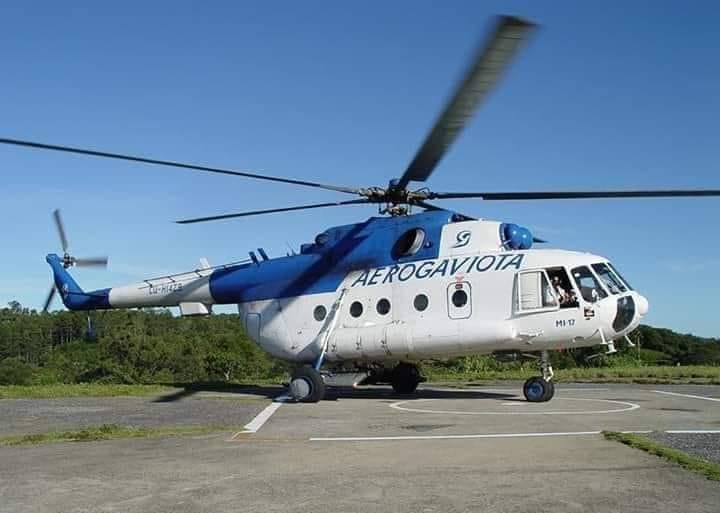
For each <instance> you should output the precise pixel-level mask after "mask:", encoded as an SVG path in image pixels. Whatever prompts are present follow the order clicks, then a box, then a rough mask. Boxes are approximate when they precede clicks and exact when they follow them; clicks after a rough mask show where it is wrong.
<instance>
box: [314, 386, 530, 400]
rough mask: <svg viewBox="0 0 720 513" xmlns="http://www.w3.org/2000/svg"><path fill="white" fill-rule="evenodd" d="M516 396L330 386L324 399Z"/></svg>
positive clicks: (511, 396) (499, 398) (472, 391)
mask: <svg viewBox="0 0 720 513" xmlns="http://www.w3.org/2000/svg"><path fill="white" fill-rule="evenodd" d="M516 398H517V396H516V395H514V394H512V393H502V392H489V391H487V392H486V391H481V390H461V389H458V390H450V389H433V388H419V389H417V390H416V391H415V392H414V393H412V394H398V393H397V392H395V391H393V389H392V388H390V387H387V388H385V387H368V388H352V387H330V388H328V389H327V392H326V394H325V399H324V400H325V401H337V400H338V399H343V400H344V399H386V400H393V401H402V400H411V399H495V400H502V401H511V400H513V399H516Z"/></svg>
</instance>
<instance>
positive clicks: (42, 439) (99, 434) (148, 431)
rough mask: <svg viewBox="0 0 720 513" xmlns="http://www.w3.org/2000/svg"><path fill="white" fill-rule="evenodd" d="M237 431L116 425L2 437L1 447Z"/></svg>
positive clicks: (207, 427) (202, 427) (218, 427)
mask: <svg viewBox="0 0 720 513" xmlns="http://www.w3.org/2000/svg"><path fill="white" fill-rule="evenodd" d="M237 430H238V428H237V427H231V426H190V427H124V426H118V425H116V424H103V425H102V426H96V427H88V428H85V429H80V430H77V431H51V432H48V433H38V434H32V435H18V436H4V437H0V446H1V445H35V444H42V443H51V442H93V441H97V440H113V439H118V438H161V437H171V436H186V435H204V434H211V433H218V432H222V431H237Z"/></svg>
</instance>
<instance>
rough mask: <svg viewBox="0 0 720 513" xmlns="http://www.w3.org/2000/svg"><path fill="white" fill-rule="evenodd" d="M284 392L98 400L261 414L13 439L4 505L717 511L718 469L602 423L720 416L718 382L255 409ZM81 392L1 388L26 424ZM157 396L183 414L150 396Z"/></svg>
mask: <svg viewBox="0 0 720 513" xmlns="http://www.w3.org/2000/svg"><path fill="white" fill-rule="evenodd" d="M278 391H279V390H278V389H263V390H260V389H258V390H254V391H252V392H251V393H249V394H238V393H233V394H226V395H223V394H194V395H187V396H184V395H182V394H179V395H178V396H177V397H175V398H165V399H164V400H161V401H155V400H153V399H139V400H134V402H128V399H120V398H118V399H101V400H98V401H99V403H100V404H105V406H107V407H109V408H110V410H112V415H119V417H114V418H115V423H118V424H122V425H132V424H133V423H135V422H139V421H143V422H145V421H149V420H148V419H152V422H160V421H162V422H164V421H165V420H162V419H169V421H170V422H172V425H190V423H191V422H196V421H199V420H200V418H205V419H211V418H220V419H226V420H227V419H230V420H234V421H235V422H237V423H239V424H242V423H244V422H245V423H250V421H251V419H253V418H255V419H257V418H260V417H262V418H263V420H264V423H262V422H258V421H257V420H254V421H253V422H252V423H251V424H252V425H253V426H254V428H257V429H253V430H249V431H254V432H246V433H242V432H237V433H232V432H228V433H221V434H215V435H207V436H197V437H183V438H166V439H153V440H145V439H126V440H112V441H104V442H89V443H72V442H67V443H55V444H41V445H35V446H17V447H0V513H5V512H13V513H15V512H18V513H20V512H25V511H27V512H30V511H32V512H40V513H46V512H47V513H49V512H52V513H60V512H62V513H81V512H82V513H90V512H93V513H95V512H98V513H134V512H147V513H169V512H177V513H190V512H193V513H194V512H204V513H214V512H225V511H238V512H240V511H242V512H256V511H257V512H261V511H262V512H276V511H277V512H281V511H282V512H300V511H302V512H306V511H313V512H314V513H315V512H317V513H322V512H337V511H343V512H356V511H357V512H387V511H395V512H422V513H430V512H443V513H445V512H471V511H472V512H476V511H483V512H502V513H506V512H534V513H536V512H545V511H547V512H553V513H557V512H618V511H633V512H653V513H655V512H659V513H662V512H677V511H683V512H712V513H717V511H718V510H719V509H718V504H720V484H719V483H717V482H714V481H709V480H707V479H705V478H704V477H702V476H699V475H697V474H693V473H691V472H688V471H685V470H683V469H681V468H680V467H678V466H676V465H674V464H672V463H669V462H667V461H665V460H663V459H662V458H658V457H656V456H653V455H650V454H647V453H645V452H643V451H638V450H635V449H632V448H630V447H627V446H625V445H622V444H619V443H616V442H611V441H607V440H605V439H604V438H603V437H602V436H601V435H599V434H598V431H599V430H602V429H611V430H654V431H667V430H704V431H708V430H715V431H719V430H720V400H718V399H720V388H719V387H711V386H707V387H702V386H697V387H691V386H660V385H657V386H653V387H644V386H636V385H610V386H607V385H593V386H581V385H558V387H557V392H556V397H555V398H554V399H553V400H552V401H550V402H549V403H545V404H529V403H527V402H525V401H523V400H522V399H521V397H520V395H519V394H520V391H519V387H518V386H517V385H515V386H508V385H502V386H499V387H492V389H491V388H490V387H486V388H483V389H482V390H470V391H468V390H445V389H425V390H421V391H419V393H418V394H417V395H416V396H415V397H414V398H413V399H408V398H403V397H399V396H396V395H393V394H392V393H391V392H389V391H388V390H386V389H382V388H375V389H365V390H358V391H340V392H334V393H331V394H330V395H329V397H328V399H327V400H325V401H322V402H320V403H318V404H282V405H279V404H278V403H274V404H273V405H271V411H270V413H267V411H268V410H265V412H266V413H263V414H261V415H260V417H256V413H257V411H259V410H262V409H263V407H265V405H267V404H269V403H268V402H266V401H265V400H264V398H265V397H266V396H267V395H273V394H274V393H276V392H278ZM663 392H670V394H681V395H670V394H667V393H663ZM78 401H79V400H53V401H50V403H52V404H53V405H54V407H53V408H51V409H50V411H51V415H49V416H45V414H43V413H42V412H45V411H48V410H47V404H45V403H46V402H45V401H30V403H33V402H37V403H38V404H41V405H42V408H45V409H42V408H40V409H38V410H28V409H27V408H32V405H30V406H27V405H24V406H23V407H22V408H19V409H18V406H17V402H16V403H15V405H14V406H8V405H7V403H8V401H0V429H3V430H7V426H8V425H13V426H15V427H14V428H13V429H17V426H19V425H20V424H21V423H20V422H19V421H17V420H14V419H13V418H8V417H7V415H11V416H12V415H17V414H18V412H27V411H35V414H36V416H37V417H38V418H37V419H36V423H39V424H41V425H43V426H45V425H51V424H52V423H54V422H65V423H66V425H69V424H72V422H76V421H78V420H79V419H78V418H77V415H78V414H77V410H74V409H73V408H77V407H78ZM83 401H85V400H83ZM87 404H89V403H84V402H83V405H84V407H88V406H87ZM130 404H133V405H134V406H133V407H130V406H128V405H130ZM115 405H117V409H115ZM158 405H161V406H163V407H164V406H167V405H171V406H170V408H168V409H166V410H162V411H165V412H172V415H170V414H167V413H166V414H165V415H167V416H165V417H163V416H162V415H160V414H158V413H148V412H147V411H146V410H151V412H152V411H155V410H153V408H156V407H158ZM23 408H25V409H23ZM63 408H65V409H63ZM122 412H126V413H122ZM106 413H107V414H108V415H110V413H108V412H106ZM86 414H87V415H91V416H92V419H90V420H88V419H87V417H83V418H82V420H83V421H84V422H87V421H92V422H95V420H96V419H97V420H101V419H103V418H104V417H103V412H100V411H93V412H89V413H86ZM123 415H124V416H123ZM265 417H267V418H265ZM180 421H183V422H180ZM102 423H106V422H105V421H104V420H103V422H102ZM36 425H38V424H36ZM688 436H690V435H688ZM692 440H694V442H693V443H694V444H696V445H698V446H700V447H702V446H703V444H704V445H707V446H711V445H714V446H717V438H713V437H710V438H707V439H706V438H705V437H700V438H693V439H692Z"/></svg>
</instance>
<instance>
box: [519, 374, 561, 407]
mask: <svg viewBox="0 0 720 513" xmlns="http://www.w3.org/2000/svg"><path fill="white" fill-rule="evenodd" d="M523 394H525V399H527V400H528V402H531V403H544V402H545V401H549V400H550V399H552V397H553V395H555V385H554V384H553V382H552V381H546V380H545V379H544V378H542V377H540V376H536V377H533V378H530V379H528V380H527V381H526V382H525V385H523Z"/></svg>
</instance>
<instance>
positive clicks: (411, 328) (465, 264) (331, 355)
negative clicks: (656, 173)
mask: <svg viewBox="0 0 720 513" xmlns="http://www.w3.org/2000/svg"><path fill="white" fill-rule="evenodd" d="M497 226H498V224H497V223H494V222H488V221H468V222H463V223H454V224H449V225H446V226H445V227H444V229H443V234H442V241H441V244H440V251H439V255H438V258H436V259H433V260H428V261H416V262H413V263H412V264H410V263H407V264H403V263H402V262H401V263H399V269H394V270H393V269H391V268H387V267H386V268H379V269H363V270H358V271H354V272H351V273H349V274H348V275H347V276H346V278H345V280H344V281H343V283H342V284H341V285H340V286H339V287H338V289H337V290H336V291H333V292H331V293H324V294H312V295H304V296H297V297H292V298H284V299H278V300H275V299H273V300H265V301H252V302H247V303H241V304H239V305H238V311H239V313H240V317H241V319H242V321H243V323H244V324H245V327H246V330H247V332H248V335H249V336H250V337H251V338H253V340H255V341H256V342H257V343H258V344H259V345H260V346H261V347H262V348H263V349H264V350H266V351H268V352H269V353H271V354H273V355H275V356H278V357H280V358H284V359H287V360H293V361H304V362H311V361H313V360H314V359H316V358H317V357H318V355H319V354H320V352H321V351H322V345H323V343H324V341H325V331H324V327H327V326H328V325H330V324H331V319H330V315H331V314H328V316H327V317H326V318H325V319H323V320H320V321H318V320H316V319H315V317H314V310H315V308H317V307H319V306H322V307H324V308H325V310H326V311H327V312H331V311H332V306H333V304H334V303H335V302H336V300H337V299H338V298H339V297H340V295H341V292H342V291H343V290H345V295H344V296H343V299H342V304H341V306H340V308H339V309H338V314H337V315H338V319H337V322H335V323H333V324H334V328H333V329H332V332H331V333H330V335H329V337H327V346H328V347H327V353H326V356H325V359H326V360H329V361H332V362H339V361H357V360H361V361H363V360H364V361H383V360H387V361H390V360H414V359H422V358H444V357H452V356H461V355H471V354H483V353H491V352H495V351H525V352H532V351H540V350H544V349H562V348H572V347H586V346H593V345H597V344H601V343H603V342H607V341H611V340H613V339H616V338H619V337H622V336H624V335H625V334H627V333H629V332H630V331H631V330H632V329H634V328H635V327H636V326H637V325H638V324H639V322H640V318H641V317H642V315H643V314H644V312H642V313H640V314H638V313H636V314H635V316H634V318H633V319H632V322H631V323H630V324H629V325H628V326H627V327H626V328H625V329H623V330H621V331H620V332H616V331H615V330H613V327H612V324H613V319H614V318H615V315H616V313H617V306H616V305H617V299H618V298H620V297H622V296H623V295H629V296H632V297H633V298H634V299H635V303H636V304H638V303H642V302H645V305H647V302H646V300H645V299H644V298H642V297H641V296H640V295H639V294H637V293H636V292H625V293H623V294H612V293H610V294H608V297H606V298H604V299H600V300H599V301H596V302H592V303H591V302H587V301H584V300H583V299H582V297H581V296H580V294H579V291H577V290H576V291H575V292H576V294H577V296H578V299H579V306H577V307H573V308H560V307H559V306H554V307H548V308H539V309H532V310H520V308H519V299H518V280H519V277H518V273H519V272H524V271H532V270H540V271H542V270H543V269H548V268H555V267H563V268H565V269H566V270H567V272H568V273H569V272H570V270H571V269H573V268H575V267H578V266H589V265H590V264H593V263H599V262H605V261H606V259H604V258H602V257H600V256H596V255H592V254H589V253H578V252H572V251H563V250H535V249H533V250H527V251H506V250H503V249H501V247H500V244H499V241H498V239H497V235H496V234H497V233H498V230H497ZM462 231H470V232H471V235H472V236H471V237H470V239H469V241H468V242H467V243H466V244H464V245H463V243H464V242H465V240H466V239H464V238H463V237H462V235H459V234H460V233H461V232H462ZM459 245H460V247H458V246H459ZM519 255H522V256H519ZM445 261H447V263H444V262H445ZM411 265H412V266H413V267H414V271H413V269H410V266H411ZM443 266H444V268H443ZM411 271H413V272H411ZM453 271H454V272H453ZM388 275H390V276H388ZM458 285H459V286H460V287H462V288H463V290H465V291H466V292H467V294H468V296H469V301H468V304H467V305H465V306H464V307H462V308H457V307H455V305H453V303H452V292H453V291H454V289H455V287H456V286H458ZM418 294H424V295H425V296H427V298H428V306H427V308H426V309H425V310H424V311H418V310H417V309H416V308H415V306H414V300H415V298H416V296H417V295H418ZM381 299H386V300H387V301H389V303H390V311H389V312H388V313H387V314H381V313H379V312H378V309H377V304H378V301H380V300H381ZM355 302H358V303H360V305H361V306H362V314H361V315H359V316H357V317H354V316H352V315H351V313H350V311H351V308H350V307H351V305H352V304H353V303H355ZM589 313H592V315H587V314H589ZM601 332H602V334H601Z"/></svg>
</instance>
